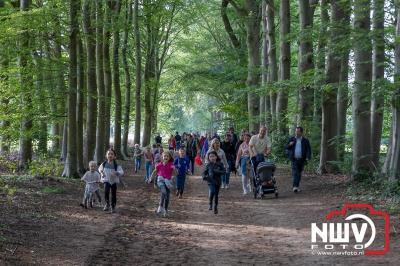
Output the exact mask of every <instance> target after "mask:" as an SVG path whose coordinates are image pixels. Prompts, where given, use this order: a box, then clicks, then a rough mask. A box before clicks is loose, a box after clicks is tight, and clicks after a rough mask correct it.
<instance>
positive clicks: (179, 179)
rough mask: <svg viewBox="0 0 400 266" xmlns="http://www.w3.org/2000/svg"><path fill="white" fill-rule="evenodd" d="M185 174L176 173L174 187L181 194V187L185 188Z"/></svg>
mask: <svg viewBox="0 0 400 266" xmlns="http://www.w3.org/2000/svg"><path fill="white" fill-rule="evenodd" d="M185 179H186V176H185V175H177V176H176V189H177V190H178V191H179V194H181V195H182V194H183V189H184V188H185Z"/></svg>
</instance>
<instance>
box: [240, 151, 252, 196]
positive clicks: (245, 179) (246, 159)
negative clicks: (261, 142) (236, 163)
mask: <svg viewBox="0 0 400 266" xmlns="http://www.w3.org/2000/svg"><path fill="white" fill-rule="evenodd" d="M249 159H250V158H249V157H248V156H242V157H241V158H240V169H241V170H240V171H241V172H242V187H243V193H245V194H247V193H248V192H249V191H250V189H251V187H250V186H251V184H249V181H250V176H249V174H250V173H248V172H247V170H248V168H247V164H248V162H249Z"/></svg>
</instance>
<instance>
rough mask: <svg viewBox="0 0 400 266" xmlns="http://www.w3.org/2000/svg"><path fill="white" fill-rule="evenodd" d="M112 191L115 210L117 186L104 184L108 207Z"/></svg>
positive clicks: (112, 205) (112, 203)
mask: <svg viewBox="0 0 400 266" xmlns="http://www.w3.org/2000/svg"><path fill="white" fill-rule="evenodd" d="M110 190H111V207H112V208H115V205H116V204H117V184H116V183H114V184H112V185H111V184H110V183H108V182H106V183H104V199H105V200H106V204H107V206H110Z"/></svg>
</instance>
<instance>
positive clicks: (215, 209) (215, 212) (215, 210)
mask: <svg viewBox="0 0 400 266" xmlns="http://www.w3.org/2000/svg"><path fill="white" fill-rule="evenodd" d="M214 214H218V208H217V205H215V206H214Z"/></svg>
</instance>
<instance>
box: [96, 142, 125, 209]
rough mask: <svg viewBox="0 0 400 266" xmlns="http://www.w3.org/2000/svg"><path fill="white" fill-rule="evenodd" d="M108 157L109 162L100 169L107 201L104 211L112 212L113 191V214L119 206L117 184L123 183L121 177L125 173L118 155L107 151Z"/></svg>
mask: <svg viewBox="0 0 400 266" xmlns="http://www.w3.org/2000/svg"><path fill="white" fill-rule="evenodd" d="M106 157H107V160H106V161H105V162H103V163H102V164H101V165H100V167H99V172H100V174H101V181H102V182H103V183H104V198H105V201H106V204H105V206H104V209H103V210H104V211H108V210H110V190H111V213H114V212H115V206H116V204H117V184H118V183H122V180H121V177H122V176H123V174H124V171H123V170H122V167H121V166H120V165H118V164H117V161H116V154H115V151H114V150H113V149H109V150H108V151H107V154H106ZM122 184H123V183H122Z"/></svg>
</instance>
